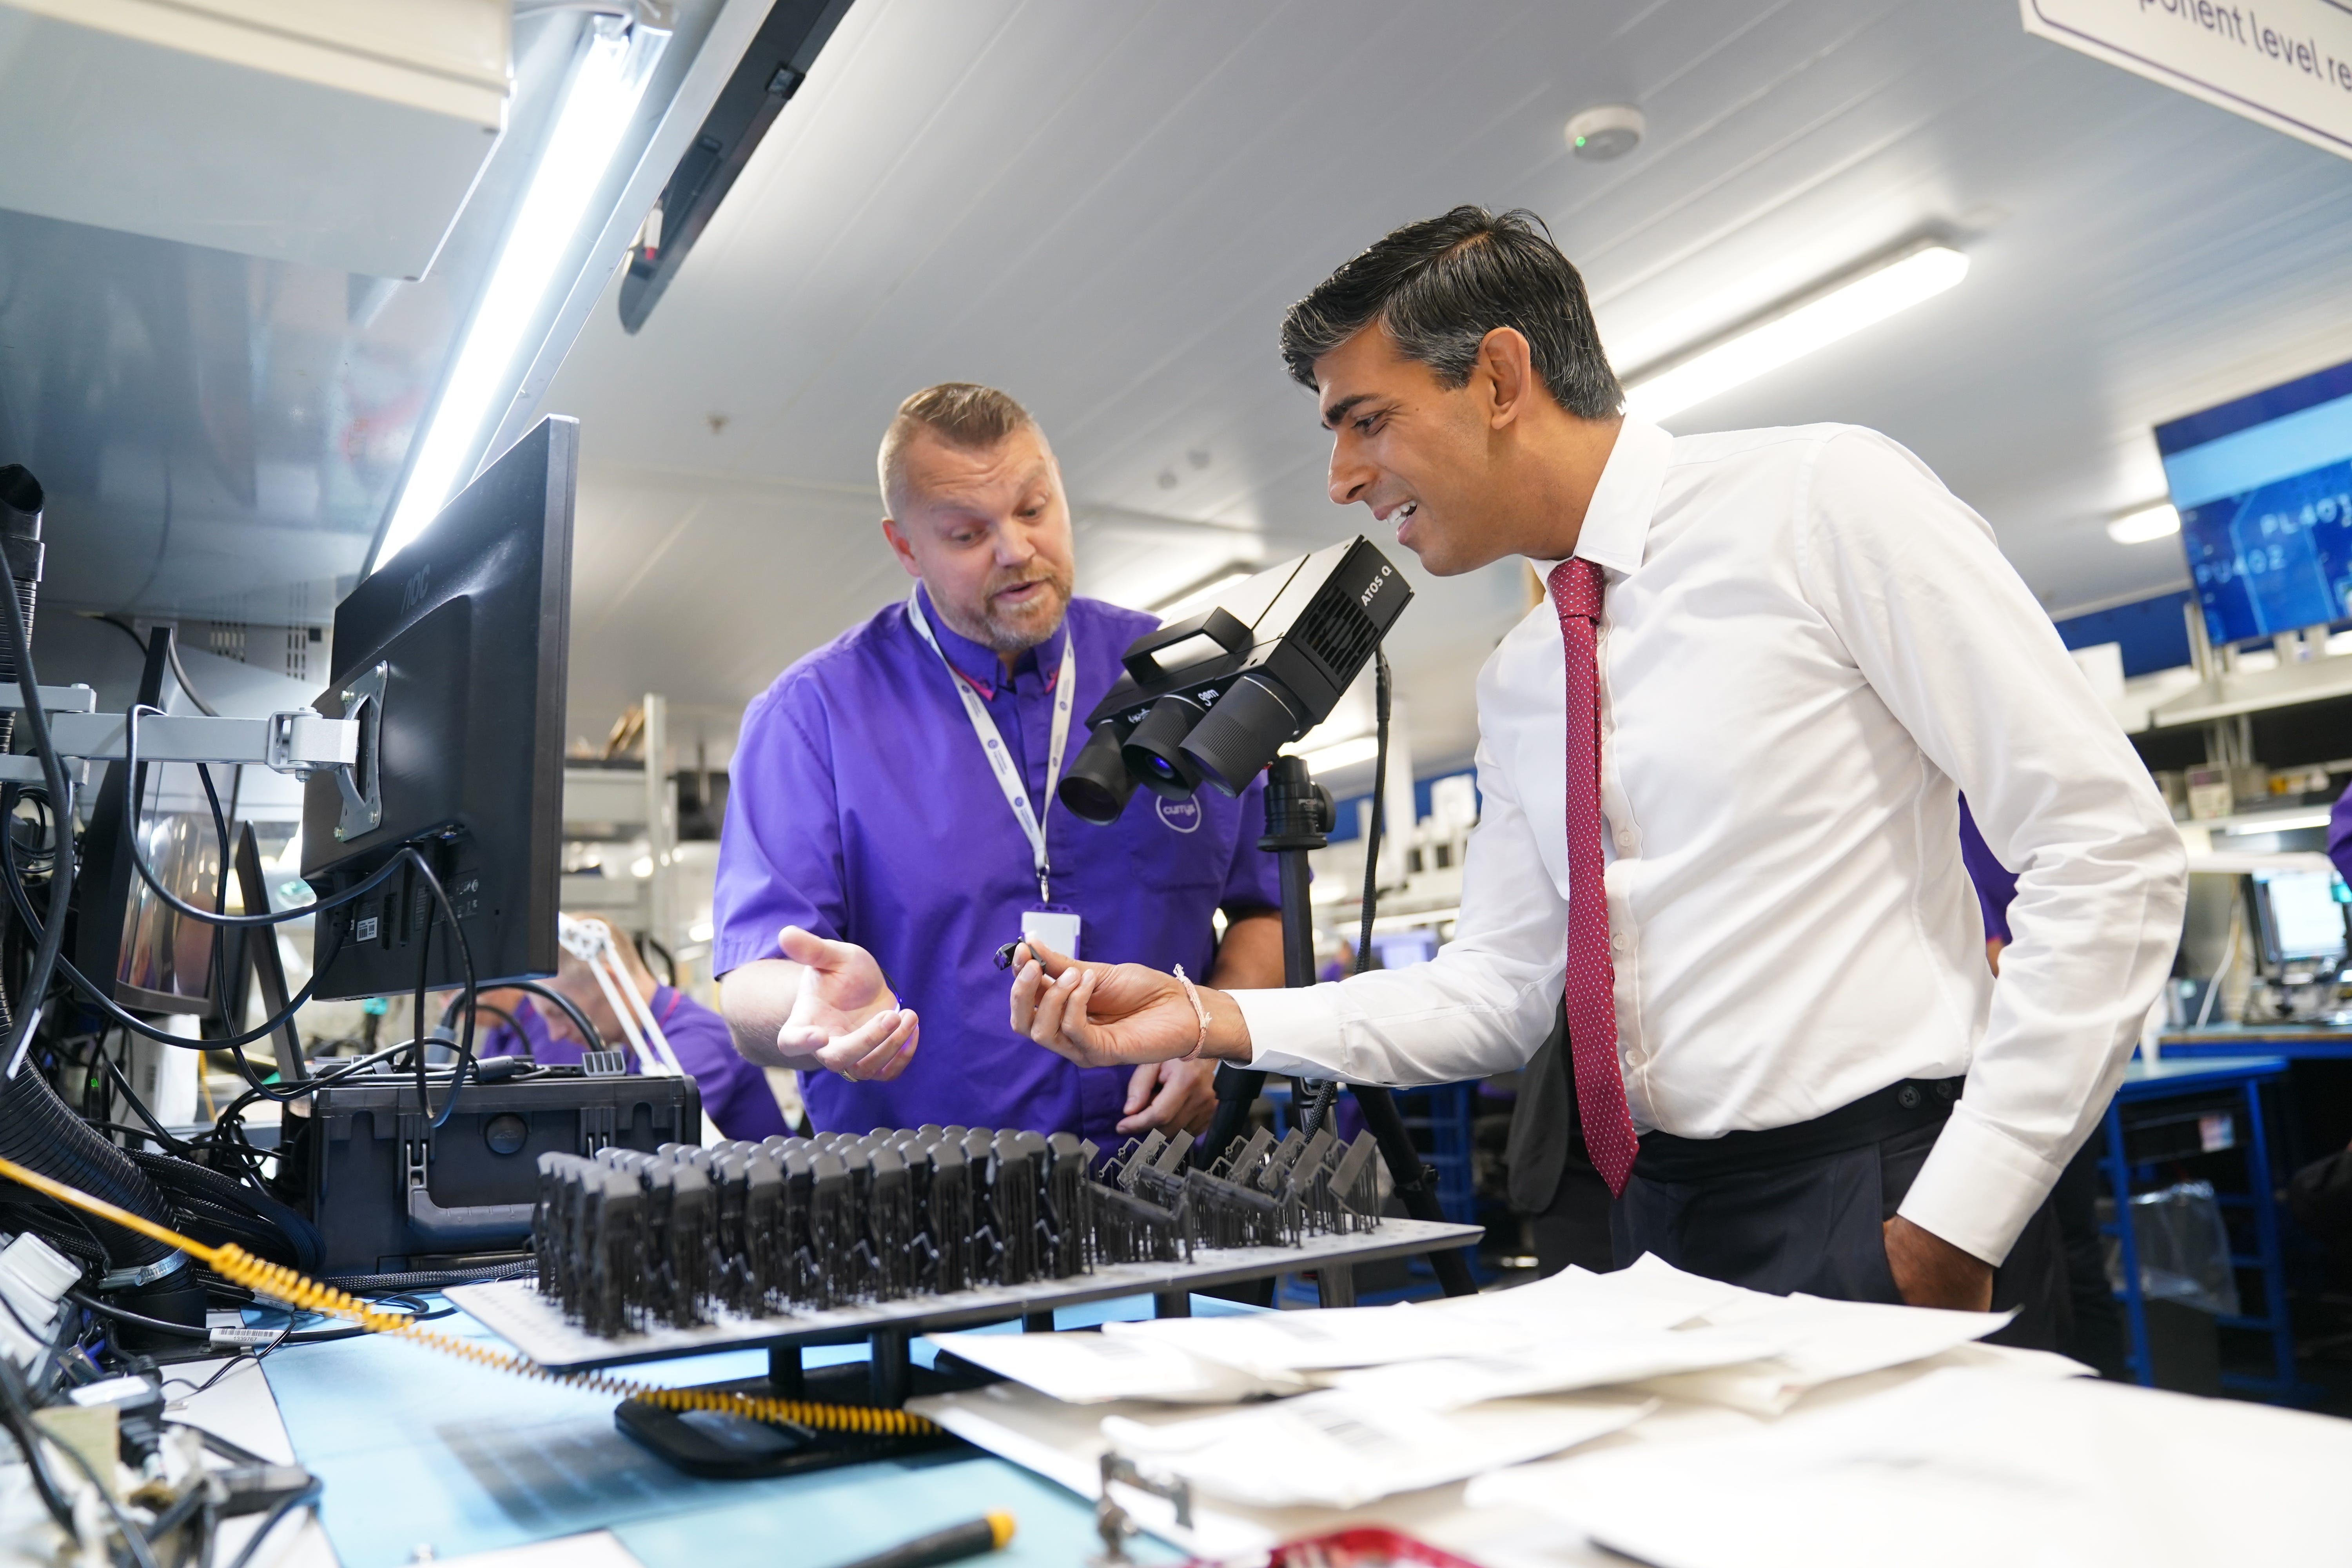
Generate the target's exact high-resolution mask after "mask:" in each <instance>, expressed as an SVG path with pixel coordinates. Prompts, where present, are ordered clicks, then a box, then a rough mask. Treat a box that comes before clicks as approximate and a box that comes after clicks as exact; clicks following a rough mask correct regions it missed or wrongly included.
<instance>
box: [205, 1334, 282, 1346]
mask: <svg viewBox="0 0 2352 1568" xmlns="http://www.w3.org/2000/svg"><path fill="white" fill-rule="evenodd" d="M283 1332H285V1331H284V1330H283V1329H215V1330H213V1331H212V1341H213V1343H215V1344H216V1345H237V1346H242V1347H244V1348H246V1349H248V1350H249V1349H251V1348H252V1347H254V1346H255V1345H266V1344H268V1342H270V1341H272V1340H274V1339H276V1338H277V1337H278V1335H279V1334H281V1333H283Z"/></svg>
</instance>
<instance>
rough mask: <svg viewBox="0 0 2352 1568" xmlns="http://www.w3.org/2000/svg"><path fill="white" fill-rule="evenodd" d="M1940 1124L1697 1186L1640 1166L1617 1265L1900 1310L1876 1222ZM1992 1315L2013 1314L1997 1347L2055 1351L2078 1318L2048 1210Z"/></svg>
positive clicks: (1621, 1212)
mask: <svg viewBox="0 0 2352 1568" xmlns="http://www.w3.org/2000/svg"><path fill="white" fill-rule="evenodd" d="M1940 1131H1942V1127H1941V1125H1940V1124H1937V1125H1930V1126H1925V1127H1916V1128H1912V1129H1909V1130H1906V1131H1902V1132H1897V1133H1895V1134H1894V1135H1893V1136H1891V1137H1888V1138H1884V1139H1881V1140H1879V1141H1877V1142H1874V1143H1869V1144H1865V1145H1864V1146H1863V1147H1861V1148H1857V1149H1845V1150H1841V1151H1838V1152H1834V1153H1828V1154H1821V1155H1816V1156H1814V1157H1812V1158H1810V1159H1801V1160H1793V1161H1790V1162H1788V1163H1782V1164H1775V1165H1769V1166H1764V1167H1760V1168H1756V1169H1749V1170H1744V1171H1733V1172H1727V1173H1723V1174H1720V1175H1715V1176H1710V1177H1706V1178H1702V1179H1700V1180H1696V1181H1660V1180H1656V1179H1654V1178H1652V1177H1648V1176H1645V1175H1643V1173H1642V1167H1641V1164H1640V1163H1638V1162H1636V1163H1635V1165H1634V1167H1633V1180H1632V1181H1630V1182H1629V1183H1627V1184H1626V1187H1625V1194H1624V1197H1623V1198H1622V1200H1621V1201H1620V1202H1619V1203H1618V1204H1617V1205H1615V1207H1614V1208H1613V1209H1612V1211H1611V1213H1610V1233H1611V1237H1612V1242H1613V1244H1614V1251H1615V1254H1616V1257H1617V1258H1618V1260H1619V1263H1620V1265H1621V1266H1622V1264H1625V1263H1630V1262H1632V1261H1633V1259H1634V1258H1639V1257H1640V1256H1641V1255H1642V1254H1643V1253H1645V1252H1650V1253H1655V1254H1656V1255H1657V1256H1658V1257H1659V1258H1661V1259H1662V1260H1663V1261H1664V1262H1667V1263H1671V1264H1673V1265H1674V1266H1675V1268H1680V1269H1682V1270H1684V1271H1685V1273H1690V1274H1700V1275H1705V1276H1706V1278H1708V1279H1721V1280H1725V1281H1727V1282H1728V1283H1730V1284H1734V1285H1744V1286H1747V1287H1748V1289H1751V1290H1764V1291H1769V1292H1770V1293H1771V1294H1773V1295H1776V1296H1785V1295H1789V1294H1790V1293H1791V1292H1793V1291H1800V1290H1801V1291H1803V1292H1804V1293H1805V1294H1806V1295H1809V1296H1826V1297H1830V1298H1832V1299H1834V1300H1842V1301H1885V1302H1888V1303H1891V1304H1894V1305H1897V1306H1899V1305H1901V1304H1902V1300H1903V1297H1902V1295H1901V1293H1900V1292H1899V1291H1897V1290H1896V1289H1895V1276H1894V1274H1893V1273H1892V1272H1891V1271H1890V1270H1889V1269H1888V1268H1887V1265H1886V1242H1885V1235H1884V1233H1883V1231H1882V1229H1881V1226H1884V1225H1885V1222H1886V1221H1887V1220H1890V1219H1892V1218H1894V1217H1895V1209H1896V1208H1897V1207H1898V1206H1900V1205H1901V1204H1902V1202H1903V1195H1904V1194H1906V1193H1907V1192H1909V1191H1910V1190H1911V1183H1912V1181H1913V1179H1914V1178H1915V1177H1916V1176H1917V1175H1918V1173H1919V1168H1920V1167H1921V1166H1922V1165H1924V1164H1926V1163H1927V1152H1928V1151H1929V1150H1930V1149H1932V1148H1934V1147H1935V1146H1936V1136H1937V1133H1938V1132H1940ZM1992 1304H1993V1308H1994V1310H1996V1311H2006V1310H2009V1309H2011V1308H2012V1307H2014V1308H2016V1309H2018V1315H2017V1317H2016V1319H2015V1320H2014V1321H2011V1323H2010V1324H2009V1326H2008V1327H2007V1328H2004V1329H2002V1330H2000V1331H1999V1332H1997V1333H1994V1334H1991V1335H1989V1336H1988V1342H1990V1343H1993V1344H2006V1345H2020V1346H2023V1347H2026V1348H2029V1349H2033V1350H2053V1351H2054V1350H2057V1349H2059V1348H2060V1347H2061V1346H2062V1345H2063V1344H2064V1343H2065V1342H2066V1338H2067V1333H2068V1330H2069V1326H2070V1324H2069V1320H2070V1318H2071V1317H2072V1311H2071V1303H2070V1302H2069V1300H2068V1298H2067V1290H2066V1278H2065V1272H2064V1262H2063V1249H2062V1247H2061V1244H2060V1241H2059V1236H2058V1221H2057V1215H2056V1213H2055V1211H2054V1209H2053V1206H2052V1205H2050V1204H2048V1203H2046V1202H2045V1203H2044V1204H2043V1205H2042V1206H2041V1207H2040V1208H2039V1209H2037V1210H2035V1211H2034V1214H2033V1217H2032V1218H2031V1219H2029V1220H2028V1221H2027V1222H2026V1225H2025V1229H2024V1230H2023V1232H2022V1233H2021V1234H2020V1235H2019V1237H2018V1238H2017V1244H2016V1245H2015V1246H2014V1247H2011V1249H2010V1253H2009V1257H2008V1258H2007V1259H2006V1260H2005V1261H2004V1262H2003V1263H2002V1264H2001V1266H2000V1268H1998V1269H1996V1270H1995V1271H1994V1273H1993V1283H1992Z"/></svg>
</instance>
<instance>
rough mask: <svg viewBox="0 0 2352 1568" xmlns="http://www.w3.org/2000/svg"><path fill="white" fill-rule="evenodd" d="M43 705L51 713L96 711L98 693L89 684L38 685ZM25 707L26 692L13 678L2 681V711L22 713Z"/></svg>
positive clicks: (0, 700)
mask: <svg viewBox="0 0 2352 1568" xmlns="http://www.w3.org/2000/svg"><path fill="white" fill-rule="evenodd" d="M34 689H35V690H36V691H37V692H39V693H40V696H41V707H42V708H43V709H44V710H47V711H48V712H51V713H95V712H97V711H98V693H97V692H96V691H94V690H92V689H90V688H89V687H87V686H79V685H77V686H37V687H35V688H34ZM24 709H25V695H24V692H23V691H22V690H21V689H19V688H18V687H17V685H16V682H15V681H13V680H10V681H6V682H5V683H0V712H8V713H21V712H23V711H24Z"/></svg>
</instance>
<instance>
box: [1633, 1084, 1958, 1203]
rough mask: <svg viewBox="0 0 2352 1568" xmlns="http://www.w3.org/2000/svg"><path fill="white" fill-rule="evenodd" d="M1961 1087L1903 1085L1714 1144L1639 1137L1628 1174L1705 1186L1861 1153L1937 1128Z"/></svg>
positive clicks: (1657, 1134)
mask: <svg viewBox="0 0 2352 1568" xmlns="http://www.w3.org/2000/svg"><path fill="white" fill-rule="evenodd" d="M1964 1081H1965V1080H1964V1079H1957V1078H1936V1079H1927V1078H1906V1079H1903V1080H1902V1081H1901V1082H1900V1083H1891V1084H1888V1085H1887V1086H1886V1087H1885V1089H1879V1090H1877V1091H1875V1092H1874V1093H1871V1094H1865V1095H1864V1096H1863V1097H1862V1098H1861V1099H1860V1100H1854V1101H1853V1103H1851V1104H1848V1105H1841V1106H1839V1107H1838V1108H1837V1109H1836V1110H1832V1111H1829V1112H1827V1113H1826V1114H1824V1115H1821V1116H1816V1117H1814V1118H1813V1119H1812V1120H1811V1121H1800V1122H1797V1123H1795V1124H1794V1125H1792V1126H1789V1127H1767V1128H1763V1129H1761V1130H1759V1131H1740V1132H1727V1133H1725V1134H1724V1135H1723V1136H1722V1137H1720V1138H1677V1137H1675V1135H1674V1134H1673V1133H1671V1132H1644V1133H1643V1134H1642V1146H1641V1152H1640V1153H1639V1154H1637V1155H1636V1156H1635V1157H1634V1160H1633V1173H1634V1174H1635V1175H1637V1176H1640V1177H1642V1178H1643V1179H1644V1180H1646V1181H1653V1182H1705V1181H1713V1180H1716V1179H1717V1178H1719V1177H1723V1176H1729V1175H1736V1174H1738V1173H1741V1172H1746V1171H1759V1170H1765V1169H1768V1168H1769V1167H1771V1166H1774V1165H1791V1164H1795V1163H1797V1162H1798V1161H1800V1160H1817V1159H1821V1158H1822V1157H1824V1156H1826V1155H1830V1154H1843V1153H1845V1152H1848V1151H1849V1150H1853V1149H1863V1148H1867V1147H1869V1146H1870V1145H1871V1144H1873V1143H1877V1142H1883V1141H1885V1139H1888V1138H1892V1137H1895V1135H1897V1134H1898V1133H1903V1132H1908V1131H1913V1130H1914V1129H1916V1128H1921V1127H1933V1126H1936V1125H1937V1124H1938V1123H1940V1122H1942V1121H1945V1120H1946V1119H1948V1117H1949V1116H1950V1115H1951V1114H1952V1104H1953V1102H1954V1101H1955V1100H1958V1099H1959V1098H1960V1086H1961V1084H1962V1083H1963V1082H1964Z"/></svg>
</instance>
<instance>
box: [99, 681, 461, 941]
mask: <svg viewBox="0 0 2352 1568" xmlns="http://www.w3.org/2000/svg"><path fill="white" fill-rule="evenodd" d="M149 714H153V715H154V716H156V717H158V718H162V717H163V716H164V715H163V710H160V709H157V708H151V707H149V706H148V705H146V704H145V703H142V702H134V703H132V704H131V706H130V707H128V708H126V709H124V710H123V712H122V720H123V723H122V765H123V766H124V767H126V768H134V769H135V768H136V767H137V766H138V765H139V721H140V720H141V719H142V717H144V716H146V715H149ZM122 826H123V832H124V835H125V837H127V838H128V840H129V845H130V849H131V865H132V866H133V867H134V868H136V869H137V870H138V872H139V879H140V880H141V881H142V882H145V883H146V884H147V886H148V888H149V889H152V891H153V893H154V894H155V897H156V898H157V899H159V900H162V902H163V907H164V908H166V909H169V910H173V911H175V912H176V913H179V914H182V915H184V916H186V917H187V918H188V919H190V920H196V921H205V923H206V924H208V925H221V926H248V927H249V926H273V925H283V924H285V923H286V922H287V921H293V920H300V919H301V918H302V917H303V916H305V915H315V914H321V913H324V912H325V911H326V910H335V909H341V907H342V906H343V905H345V904H348V903H350V902H352V900H355V899H357V898H358V897H359V896H360V895H361V894H362V893H367V892H372V891H373V890H374V889H377V888H379V887H382V886H383V883H384V881H385V879H388V878H389V877H390V876H391V875H392V873H393V872H394V870H396V869H398V868H399V867H400V865H401V861H402V857H401V856H398V855H395V856H394V857H393V858H391V859H389V860H387V861H385V862H384V863H383V865H382V866H380V867H378V868H376V869H375V870H374V871H373V872H371V873H369V875H368V877H367V878H366V879H365V880H363V881H362V882H359V883H357V884H355V885H354V886H352V887H349V888H346V889H343V890H342V891H341V892H340V893H333V894H330V895H329V896H327V897H325V898H321V899H314V900H311V901H310V903H307V904H303V905H300V906H299V907H297V908H294V909H290V910H262V911H261V912H260V913H259V914H243V915H225V914H218V913H215V912H214V911H213V910H205V909H199V908H198V907H197V906H196V905H194V904H192V903H189V902H187V901H186V900H184V899H182V898H181V897H180V896H179V895H178V894H176V893H174V892H173V891H172V889H169V888H166V887H165V886H163V882H162V881H161V880H160V879H157V877H156V875H155V868H154V867H152V866H151V865H149V864H148V863H147V856H146V853H145V851H143V850H142V849H141V848H140V847H139V803H138V800H137V798H136V796H135V795H134V794H133V792H131V791H130V790H125V791H123V792H122ZM402 848H403V849H404V850H406V851H407V853H408V854H410V855H415V848H414V847H413V846H409V845H403V846H402ZM420 858H421V857H420Z"/></svg>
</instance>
